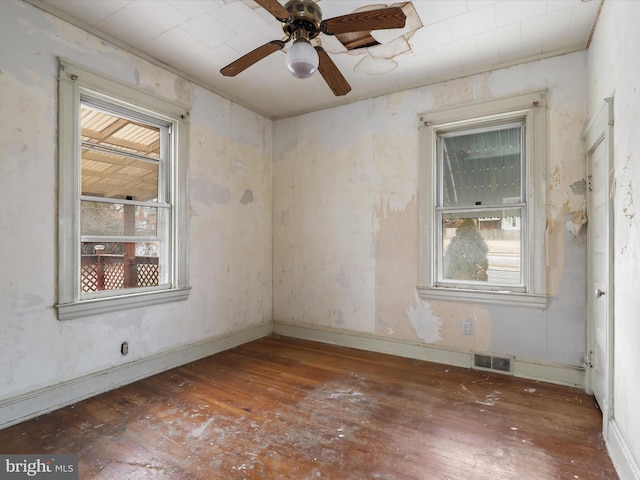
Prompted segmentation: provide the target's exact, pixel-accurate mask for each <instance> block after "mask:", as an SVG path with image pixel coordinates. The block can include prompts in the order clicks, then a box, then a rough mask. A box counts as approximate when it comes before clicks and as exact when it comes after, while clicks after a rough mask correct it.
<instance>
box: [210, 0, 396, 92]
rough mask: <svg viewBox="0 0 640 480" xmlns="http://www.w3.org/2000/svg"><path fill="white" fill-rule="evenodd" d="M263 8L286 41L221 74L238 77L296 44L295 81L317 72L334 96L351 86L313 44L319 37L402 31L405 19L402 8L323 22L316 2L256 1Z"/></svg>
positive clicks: (291, 55)
mask: <svg viewBox="0 0 640 480" xmlns="http://www.w3.org/2000/svg"><path fill="white" fill-rule="evenodd" d="M255 2H256V3H257V4H259V5H260V6H261V7H262V8H264V9H265V10H267V11H268V12H269V13H270V14H271V15H273V16H274V17H275V18H276V20H278V21H279V22H282V29H283V30H284V33H285V36H286V37H285V38H284V39H283V40H272V41H270V42H268V43H265V44H264V45H262V46H260V47H258V48H256V49H255V50H252V51H251V52H249V53H247V54H246V55H244V56H242V57H240V58H239V59H237V60H236V61H234V62H232V63H230V64H229V65H227V66H226V67H224V68H222V69H221V70H220V73H222V75H224V76H227V77H235V76H236V75H238V74H239V73H240V72H242V71H244V70H246V69H247V68H249V67H250V66H251V65H253V64H255V63H257V62H259V61H260V60H262V59H263V58H265V57H267V56H269V55H271V54H272V53H274V52H277V51H278V50H282V48H284V46H285V44H286V43H287V42H289V41H290V40H293V45H292V46H291V48H290V49H289V52H288V53H287V67H288V68H289V70H290V71H291V73H292V74H293V76H294V77H297V78H308V77H310V76H311V75H313V73H314V72H315V71H316V70H318V71H319V72H320V75H322V78H324V80H325V82H327V85H329V88H331V90H332V91H333V93H334V95H337V96H340V95H346V94H347V93H349V92H350V91H351V86H350V85H349V83H348V82H347V80H346V79H345V78H344V76H343V75H342V73H340V70H338V67H337V66H336V64H335V63H334V62H333V60H331V58H330V57H329V55H328V54H327V52H326V51H325V50H324V49H323V48H322V47H321V46H319V45H316V46H315V47H314V46H312V45H311V43H310V40H312V39H314V38H316V37H317V36H318V35H320V33H324V34H325V35H340V34H345V33H353V32H366V31H371V30H386V29H391V28H403V27H404V26H405V22H406V16H405V14H404V12H403V11H402V9H401V8H400V7H387V8H378V9H375V10H367V11H361V12H356V13H351V14H347V15H341V16H339V17H333V18H329V19H327V20H322V10H321V9H320V7H318V4H317V3H316V2H314V1H313V0H289V1H288V2H287V3H286V4H285V5H284V6H283V5H282V4H280V3H279V2H278V1H277V0H255Z"/></svg>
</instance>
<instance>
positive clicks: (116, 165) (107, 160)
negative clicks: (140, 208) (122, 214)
mask: <svg viewBox="0 0 640 480" xmlns="http://www.w3.org/2000/svg"><path fill="white" fill-rule="evenodd" d="M82 195H91V196H94V197H108V198H129V199H130V200H139V201H142V202H149V201H155V200H157V198H158V163H157V162H147V161H144V160H136V159H132V158H128V157H126V156H122V155H117V154H115V153H107V152H101V151H96V150H93V149H91V148H88V147H86V146H84V147H83V148H82Z"/></svg>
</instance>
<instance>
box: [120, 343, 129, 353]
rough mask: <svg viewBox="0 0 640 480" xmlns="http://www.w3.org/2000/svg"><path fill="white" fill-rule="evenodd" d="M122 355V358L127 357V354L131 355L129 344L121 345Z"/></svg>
mask: <svg viewBox="0 0 640 480" xmlns="http://www.w3.org/2000/svg"><path fill="white" fill-rule="evenodd" d="M120 353H121V354H122V356H125V355H126V354H127V353H129V342H122V345H120Z"/></svg>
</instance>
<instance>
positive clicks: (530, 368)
mask: <svg viewBox="0 0 640 480" xmlns="http://www.w3.org/2000/svg"><path fill="white" fill-rule="evenodd" d="M273 333H275V334H278V335H283V336H285V337H294V338H300V339H304V340H313V341H317V342H323V343H329V344H332V345H340V346H343V347H351V348H358V349H361V350H369V351H372V352H379V353H388V354H391V355H397V356H399V357H406V358H413V359H415V360H425V361H428V362H435V363H442V364H445V365H453V366H456V367H463V368H471V364H472V353H471V352H469V351H463V350H455V349H452V348H445V347H439V346H434V345H429V344H424V343H418V342H411V341H407V340H398V339H394V338H381V337H379V336H376V335H371V334H367V333H363V332H355V331H351V330H339V329H335V328H330V327H323V326H318V325H293V324H288V323H283V322H274V325H273ZM514 376H516V377H520V378H526V379H529V380H539V381H541V382H547V383H556V384H559V385H567V386H571V387H578V388H585V371H584V368H582V367H577V366H574V365H565V364H561V363H553V362H541V361H536V360H527V359H522V358H518V357H516V358H515V361H514Z"/></svg>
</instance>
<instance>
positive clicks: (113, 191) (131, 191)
mask: <svg viewBox="0 0 640 480" xmlns="http://www.w3.org/2000/svg"><path fill="white" fill-rule="evenodd" d="M186 118H187V111H186V107H184V106H181V105H178V104H175V103H173V102H170V101H167V100H165V99H161V98H158V97H155V96H153V95H151V94H149V93H147V92H143V91H141V90H138V89H136V88H134V87H132V86H130V85H127V84H123V83H121V82H118V81H116V80H112V79H109V78H106V77H104V76H101V75H99V74H97V73H95V72H92V71H89V70H87V69H84V68H83V67H79V66H77V65H73V64H72V63H70V62H68V61H65V60H60V75H59V183H60V186H59V219H60V222H59V235H58V243H59V245H58V249H59V269H58V270H59V274H58V276H59V279H58V296H59V300H58V304H57V305H56V307H57V309H58V317H59V318H60V319H61V320H66V319H72V318H78V317H83V316H87V315H91V314H97V313H106V312H111V311H116V310H122V309H128V308H134V307H140V306H148V305H154V304H157V303H164V302H170V301H177V300H183V299H185V298H187V296H188V292H189V288H188V287H187V274H186V241H187V238H186V235H185V232H186V226H187V225H186V165H187V145H188V122H187V120H186Z"/></svg>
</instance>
